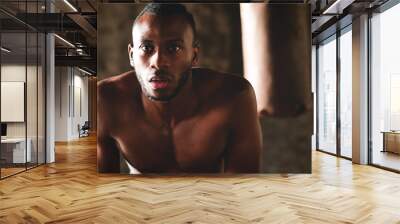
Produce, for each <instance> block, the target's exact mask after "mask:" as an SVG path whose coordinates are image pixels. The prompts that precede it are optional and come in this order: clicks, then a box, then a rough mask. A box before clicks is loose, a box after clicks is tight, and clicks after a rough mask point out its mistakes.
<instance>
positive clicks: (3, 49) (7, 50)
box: [1, 47, 11, 53]
mask: <svg viewBox="0 0 400 224" xmlns="http://www.w3.org/2000/svg"><path fill="white" fill-rule="evenodd" d="M1 50H2V51H4V52H6V53H10V52H11V50H9V49H7V48H5V47H1Z"/></svg>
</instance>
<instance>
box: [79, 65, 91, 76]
mask: <svg viewBox="0 0 400 224" xmlns="http://www.w3.org/2000/svg"><path fill="white" fill-rule="evenodd" d="M78 70H79V71H81V72H83V73H85V74H87V75H90V76H92V75H93V74H92V73H90V72H88V71H86V70H83V69H81V68H79V67H78Z"/></svg>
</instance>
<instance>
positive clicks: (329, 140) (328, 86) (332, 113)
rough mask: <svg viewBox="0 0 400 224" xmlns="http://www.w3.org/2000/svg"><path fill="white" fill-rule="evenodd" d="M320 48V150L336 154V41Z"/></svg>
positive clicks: (324, 44) (333, 38) (333, 39)
mask: <svg viewBox="0 0 400 224" xmlns="http://www.w3.org/2000/svg"><path fill="white" fill-rule="evenodd" d="M330 39H332V40H331V41H328V42H327V43H323V44H321V45H320V46H319V48H318V148H319V149H320V150H323V151H327V152H330V153H336V39H335V37H332V38H330Z"/></svg>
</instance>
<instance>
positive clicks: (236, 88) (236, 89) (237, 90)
mask: <svg viewBox="0 0 400 224" xmlns="http://www.w3.org/2000/svg"><path fill="white" fill-rule="evenodd" d="M193 74H194V76H195V77H196V81H198V85H199V86H200V88H201V89H203V90H205V91H207V92H208V93H209V94H210V95H213V96H218V95H224V96H229V98H231V99H232V98H234V97H235V96H236V95H239V94H241V93H243V92H249V91H253V88H252V86H251V84H250V82H249V81H247V80H246V79H245V78H243V77H242V76H239V75H234V74H229V73H222V72H218V71H215V70H211V69H205V68H195V69H194V70H193ZM207 95H208V94H207Z"/></svg>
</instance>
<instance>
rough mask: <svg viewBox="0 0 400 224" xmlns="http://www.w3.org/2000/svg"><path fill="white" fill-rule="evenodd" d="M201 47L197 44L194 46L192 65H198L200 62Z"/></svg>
mask: <svg viewBox="0 0 400 224" xmlns="http://www.w3.org/2000/svg"><path fill="white" fill-rule="evenodd" d="M199 50H200V49H199V47H198V46H197V45H195V46H194V47H193V59H192V66H196V65H197V63H198V62H199Z"/></svg>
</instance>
